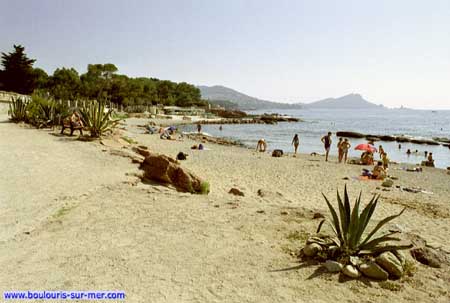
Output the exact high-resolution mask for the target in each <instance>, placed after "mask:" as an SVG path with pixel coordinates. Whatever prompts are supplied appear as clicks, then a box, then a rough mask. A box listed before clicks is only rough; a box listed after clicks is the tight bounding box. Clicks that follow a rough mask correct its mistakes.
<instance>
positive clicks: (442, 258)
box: [411, 247, 448, 268]
mask: <svg viewBox="0 0 450 303" xmlns="http://www.w3.org/2000/svg"><path fill="white" fill-rule="evenodd" d="M411 255H412V257H413V258H414V259H416V260H417V261H419V262H420V263H422V264H425V265H428V266H431V267H435V268H440V267H441V266H442V264H445V263H448V260H447V257H446V255H445V254H444V253H442V252H440V251H438V250H435V249H432V248H430V247H419V248H414V249H411Z"/></svg>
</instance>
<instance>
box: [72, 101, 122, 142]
mask: <svg viewBox="0 0 450 303" xmlns="http://www.w3.org/2000/svg"><path fill="white" fill-rule="evenodd" d="M112 112H113V110H112V109H108V108H107V107H106V102H105V101H104V100H101V101H92V102H89V103H88V104H84V105H83V107H82V108H81V109H80V113H81V119H82V120H83V122H84V124H85V126H86V127H88V128H89V131H90V132H91V137H94V138H99V137H101V136H102V135H103V134H104V133H105V132H107V131H111V130H112V129H113V128H114V127H115V126H116V125H117V123H119V121H120V120H118V119H113V118H112Z"/></svg>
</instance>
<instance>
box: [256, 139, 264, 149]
mask: <svg viewBox="0 0 450 303" xmlns="http://www.w3.org/2000/svg"><path fill="white" fill-rule="evenodd" d="M266 148H267V144H266V140H264V139H262V138H261V139H259V140H258V144H256V151H260V152H265V151H266Z"/></svg>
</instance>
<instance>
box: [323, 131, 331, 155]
mask: <svg viewBox="0 0 450 303" xmlns="http://www.w3.org/2000/svg"><path fill="white" fill-rule="evenodd" d="M321 141H322V143H323V147H324V148H325V161H328V154H329V153H330V148H331V143H333V142H332V140H331V132H328V134H327V135H326V136H323V137H322V139H321Z"/></svg>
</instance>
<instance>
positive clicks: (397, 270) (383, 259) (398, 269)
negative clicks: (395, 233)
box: [376, 251, 403, 278]
mask: <svg viewBox="0 0 450 303" xmlns="http://www.w3.org/2000/svg"><path fill="white" fill-rule="evenodd" d="M376 262H377V263H378V264H379V265H380V266H381V267H382V268H383V269H384V270H386V271H387V272H388V273H389V275H390V276H392V277H394V278H401V276H403V266H402V264H401V261H400V260H399V259H398V258H397V257H396V256H395V255H394V254H393V253H391V252H390V251H387V252H384V253H382V254H381V255H379V256H378V257H377V258H376Z"/></svg>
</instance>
